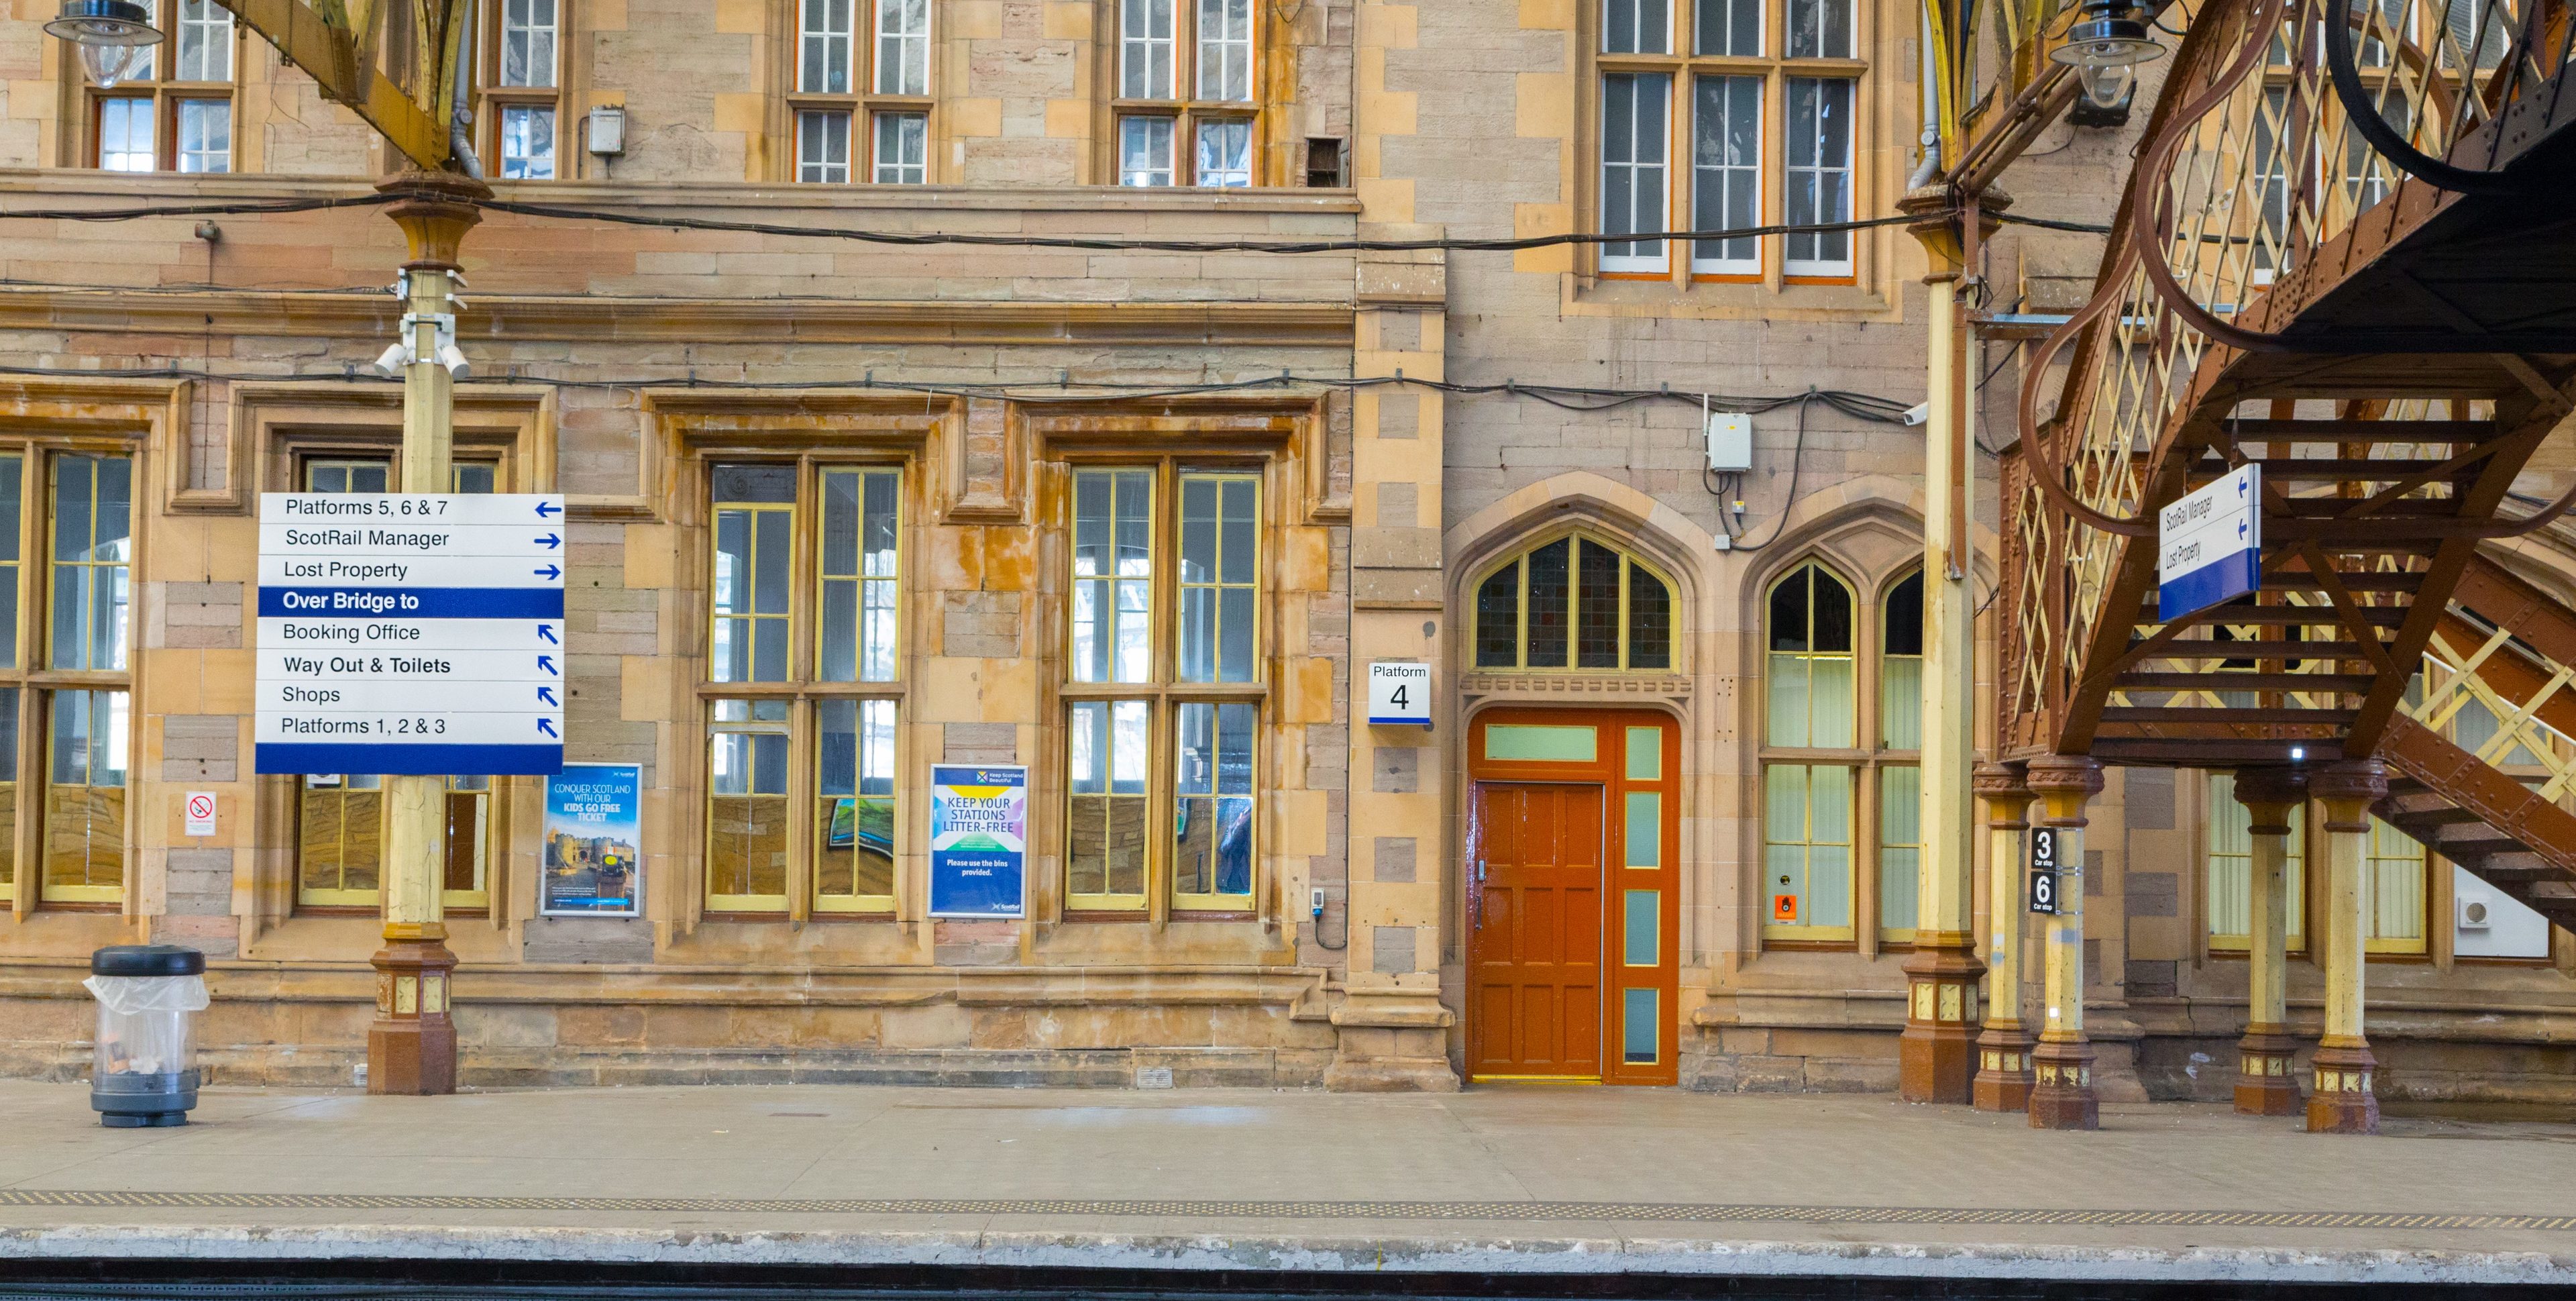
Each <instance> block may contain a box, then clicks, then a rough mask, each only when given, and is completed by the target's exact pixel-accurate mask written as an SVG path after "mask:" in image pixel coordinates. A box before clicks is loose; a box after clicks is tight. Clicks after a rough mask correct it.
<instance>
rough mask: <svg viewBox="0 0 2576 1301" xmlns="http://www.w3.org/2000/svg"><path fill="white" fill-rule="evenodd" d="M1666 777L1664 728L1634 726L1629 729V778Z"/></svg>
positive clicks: (1635, 779) (1657, 778) (1646, 779)
mask: <svg viewBox="0 0 2576 1301" xmlns="http://www.w3.org/2000/svg"><path fill="white" fill-rule="evenodd" d="M1663 779H1664V729H1662V728H1660V727H1632V728H1629V729H1628V780H1630V781H1632V782H1651V781H1662V780H1663Z"/></svg>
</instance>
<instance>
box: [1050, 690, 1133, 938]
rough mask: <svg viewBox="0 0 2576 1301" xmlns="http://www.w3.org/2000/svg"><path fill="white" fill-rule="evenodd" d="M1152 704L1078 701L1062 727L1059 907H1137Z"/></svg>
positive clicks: (1103, 909) (1102, 909) (1111, 909)
mask: <svg viewBox="0 0 2576 1301" xmlns="http://www.w3.org/2000/svg"><path fill="white" fill-rule="evenodd" d="M1153 713H1154V705H1153V702H1152V701H1148V700H1084V701H1077V702H1075V703H1074V704H1073V705H1072V706H1071V707H1070V708H1069V709H1068V711H1067V717H1066V727H1065V756H1066V765H1065V767H1066V780H1065V789H1066V796H1065V907H1066V908H1067V909H1069V910H1073V911H1096V912H1133V911H1137V910H1141V909H1142V908H1144V907H1145V902H1146V894H1145V890H1146V873H1147V863H1146V858H1147V854H1148V851H1149V849H1150V846H1149V844H1148V838H1147V833H1146V827H1147V826H1148V824H1149V822H1150V810H1149V808H1148V806H1149V804H1150V803H1151V802H1152V801H1151V796H1152V789H1151V787H1150V786H1149V785H1148V784H1147V782H1148V780H1149V779H1148V777H1147V773H1148V772H1149V771H1150V770H1151V768H1152V764H1153Z"/></svg>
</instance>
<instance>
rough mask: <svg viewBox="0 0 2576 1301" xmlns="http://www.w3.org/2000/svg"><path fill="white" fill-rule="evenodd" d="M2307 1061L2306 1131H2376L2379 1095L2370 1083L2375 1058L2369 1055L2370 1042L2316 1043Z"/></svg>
mask: <svg viewBox="0 0 2576 1301" xmlns="http://www.w3.org/2000/svg"><path fill="white" fill-rule="evenodd" d="M2308 1062H2309V1066H2308V1069H2309V1074H2310V1081H2309V1083H2310V1089H2309V1093H2308V1132H2309V1133H2311V1134H2376V1133H2378V1132H2379V1095H2378V1093H2376V1092H2374V1091H2373V1089H2372V1085H2373V1084H2374V1083H2375V1079H2374V1077H2375V1076H2377V1074H2378V1068H2379V1061H2378V1059H2377V1058H2374V1057H2372V1056H2371V1055H2370V1045H2368V1044H2366V1043H2355V1044H2349V1045H2343V1044H2334V1045H2319V1046H2318V1048H2317V1052H2316V1055H2315V1056H2314V1057H2311V1058H2309V1059H2308Z"/></svg>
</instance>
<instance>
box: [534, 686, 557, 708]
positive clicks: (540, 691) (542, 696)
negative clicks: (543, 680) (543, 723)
mask: <svg viewBox="0 0 2576 1301" xmlns="http://www.w3.org/2000/svg"><path fill="white" fill-rule="evenodd" d="M537 699H539V700H542V701H544V702H546V703H547V704H549V705H555V706H558V707H560V706H561V705H562V704H563V702H562V701H560V700H557V699H555V689H554V688H553V687H539V688H537Z"/></svg>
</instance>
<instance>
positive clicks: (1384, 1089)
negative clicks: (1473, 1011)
mask: <svg viewBox="0 0 2576 1301" xmlns="http://www.w3.org/2000/svg"><path fill="white" fill-rule="evenodd" d="M1455 1019H1456V1018H1454V1017H1452V1016H1451V1015H1450V1014H1449V1009H1447V1008H1445V1007H1442V1006H1441V1005H1440V1002H1439V999H1438V998H1437V997H1435V996H1429V995H1393V996H1389V995H1375V996H1372V995H1369V994H1362V993H1353V994H1351V995H1350V996H1349V997H1347V998H1345V999H1344V1000H1343V1003H1342V1005H1341V1006H1340V1007H1337V1008H1335V1009H1333V1029H1334V1032H1335V1033H1334V1049H1333V1064H1332V1065H1330V1066H1327V1067H1325V1068H1324V1087H1325V1088H1326V1089H1328V1090H1330V1091H1332V1092H1334V1093H1456V1092H1457V1091H1458V1072H1457V1071H1456V1070H1455V1069H1454V1068H1452V1067H1451V1066H1450V1065H1449V1026H1450V1024H1451V1023H1452V1022H1453V1021H1454V1020H1455Z"/></svg>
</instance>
